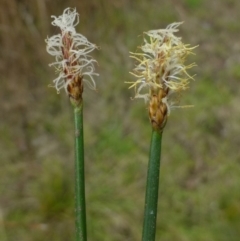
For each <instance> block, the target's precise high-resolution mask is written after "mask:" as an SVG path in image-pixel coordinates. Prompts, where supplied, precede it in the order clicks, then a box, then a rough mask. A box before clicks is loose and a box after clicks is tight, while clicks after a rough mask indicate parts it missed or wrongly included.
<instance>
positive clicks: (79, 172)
mask: <svg viewBox="0 0 240 241" xmlns="http://www.w3.org/2000/svg"><path fill="white" fill-rule="evenodd" d="M74 122H75V214H76V221H75V222H76V241H86V240H87V223H86V204H85V177H84V176H85V175H84V141H83V105H82V104H81V105H80V106H76V107H74Z"/></svg>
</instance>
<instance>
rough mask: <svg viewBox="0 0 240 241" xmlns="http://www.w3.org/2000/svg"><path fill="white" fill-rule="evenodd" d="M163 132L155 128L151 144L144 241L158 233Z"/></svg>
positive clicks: (150, 240)
mask: <svg viewBox="0 0 240 241" xmlns="http://www.w3.org/2000/svg"><path fill="white" fill-rule="evenodd" d="M161 141H162V132H158V131H156V130H154V129H153V131H152V140H151V145H150V154H149V163H148V174H147V185H146V196H145V211H144V221H143V233H142V241H154V240H155V234H156V221H157V207H158V187H159V172H160V159H161Z"/></svg>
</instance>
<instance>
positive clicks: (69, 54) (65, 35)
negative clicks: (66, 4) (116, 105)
mask: <svg viewBox="0 0 240 241" xmlns="http://www.w3.org/2000/svg"><path fill="white" fill-rule="evenodd" d="M51 17H52V18H53V19H54V20H53V21H52V25H53V26H56V27H59V28H60V30H61V33H59V34H57V35H54V36H52V37H50V38H47V39H46V43H47V47H46V49H47V52H48V53H49V54H50V55H52V56H54V57H55V62H53V63H51V64H50V66H54V67H55V69H56V72H57V73H58V77H57V78H56V79H54V80H53V83H54V87H55V88H56V90H57V91H58V92H59V91H60V90H61V89H65V90H66V92H67V93H68V94H69V95H70V96H71V95H72V93H71V89H72V87H74V86H75V87H76V85H79V82H81V83H80V85H82V84H83V83H82V82H84V83H86V84H87V86H88V87H89V88H90V89H94V90H95V89H96V84H95V81H94V78H93V77H94V76H96V75H98V74H97V73H95V68H94V64H95V62H97V61H96V60H95V59H93V58H92V57H91V56H90V55H89V53H90V52H92V51H93V50H94V49H96V48H97V46H96V45H95V44H92V43H90V42H89V41H88V40H87V38H86V37H84V36H83V35H82V34H79V33H77V32H76V30H75V26H76V25H77V24H78V23H79V14H78V13H77V12H76V9H72V8H67V9H65V10H64V12H63V14H62V15H61V16H59V17H56V16H51ZM76 82H78V83H76ZM72 97H74V96H72Z"/></svg>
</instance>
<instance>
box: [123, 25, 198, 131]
mask: <svg viewBox="0 0 240 241" xmlns="http://www.w3.org/2000/svg"><path fill="white" fill-rule="evenodd" d="M181 24H182V22H179V23H172V24H170V25H168V26H167V27H166V29H159V30H150V31H148V32H145V33H144V34H145V36H146V37H145V38H144V39H143V42H144V43H143V45H142V46H140V47H139V48H140V49H141V50H142V52H141V53H132V52H131V53H130V57H131V58H133V59H135V60H136V61H137V65H136V67H135V68H134V69H133V72H130V73H131V74H132V75H134V76H135V77H137V80H136V81H134V82H127V83H129V84H130V88H133V87H134V89H135V98H143V99H144V100H145V101H146V102H148V103H149V117H150V120H151V123H152V126H153V128H154V129H156V130H159V131H162V130H163V128H164V126H165V124H166V121H167V116H168V115H169V114H170V110H171V108H175V107H176V106H175V105H174V102H172V101H170V99H171V97H170V96H172V94H173V93H176V92H179V91H183V90H186V89H187V88H188V86H189V81H190V79H193V77H192V76H190V75H189V74H188V72H187V70H188V69H190V68H192V67H193V66H195V64H194V63H193V64H190V65H185V64H184V63H185V59H186V57H187V56H188V55H189V54H192V50H193V49H194V48H196V47H189V45H187V44H186V45H185V44H183V43H182V41H181V38H180V37H177V36H175V35H174V34H175V33H176V32H178V27H179V26H180V25H181ZM144 91H145V93H144Z"/></svg>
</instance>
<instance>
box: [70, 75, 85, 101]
mask: <svg viewBox="0 0 240 241" xmlns="http://www.w3.org/2000/svg"><path fill="white" fill-rule="evenodd" d="M82 79H83V77H82V76H76V77H75V78H74V81H71V82H70V83H69V85H68V86H67V90H68V93H69V98H70V100H71V102H74V104H76V105H78V104H80V103H81V101H82V93H83V81H82Z"/></svg>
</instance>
